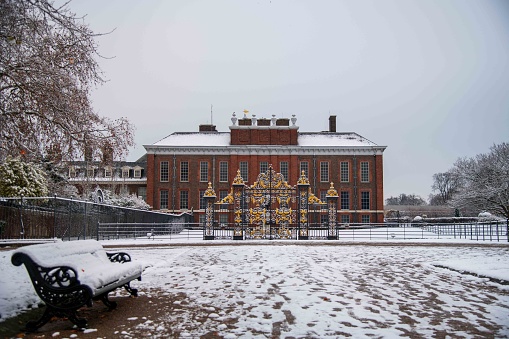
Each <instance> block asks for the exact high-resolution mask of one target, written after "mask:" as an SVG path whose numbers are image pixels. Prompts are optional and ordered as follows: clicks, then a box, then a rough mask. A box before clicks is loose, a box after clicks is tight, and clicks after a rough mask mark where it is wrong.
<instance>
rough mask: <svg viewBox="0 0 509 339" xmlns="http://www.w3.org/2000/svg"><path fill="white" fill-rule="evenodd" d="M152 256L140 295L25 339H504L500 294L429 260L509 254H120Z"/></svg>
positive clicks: (364, 250)
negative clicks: (76, 323) (77, 325)
mask: <svg viewBox="0 0 509 339" xmlns="http://www.w3.org/2000/svg"><path fill="white" fill-rule="evenodd" d="M129 253H130V254H131V255H132V257H133V258H137V257H143V258H157V260H152V262H151V263H150V265H151V267H149V268H147V270H146V272H145V273H144V278H143V281H142V282H140V283H137V287H139V288H140V292H141V293H140V296H139V297H138V298H129V297H127V295H126V294H125V293H124V292H121V293H119V294H117V295H116V296H115V298H112V299H114V300H115V299H116V300H117V301H118V304H119V307H118V309H117V310H114V311H107V310H106V309H105V308H104V306H103V305H102V304H101V303H96V304H95V306H94V307H93V308H91V309H83V310H82V311H81V312H83V313H84V315H85V316H86V317H87V318H88V319H89V328H90V329H91V331H90V332H80V331H76V330H72V329H70V323H69V322H66V321H60V320H59V321H54V322H52V323H50V324H47V325H46V326H45V327H43V328H42V329H41V331H40V333H38V334H30V335H28V336H26V338H41V337H45V338H49V337H56V338H64V337H65V338H72V337H77V338H140V337H151V338H157V337H160V338H182V337H189V338H238V337H244V338H252V337H259V338H325V337H329V338H335V337H353V338H363V337H364V338H393V337H409V338H431V337H434V338H446V337H447V338H473V337H478V338H506V337H509V321H508V320H507V319H509V288H508V287H507V286H503V285H500V284H497V283H493V282H490V281H489V280H488V279H484V278H476V277H472V276H470V275H465V274H460V273H458V272H454V271H451V270H447V269H444V268H439V267H436V266H434V265H433V262H435V261H437V260H438V259H442V258H452V257H458V256H463V257H465V256H466V257H468V256H478V255H483V256H493V258H501V257H505V258H507V255H508V254H509V249H508V248H507V247H505V248H504V247H501V248H490V247H487V248H468V247H464V246H461V247H456V246H447V247H445V246H444V247H429V246H427V247H426V246H419V247H411V246H367V247H366V246H345V247H339V246H338V247H330V246H291V245H290V246H240V247H234V246H224V247H221V246H214V247H197V246H196V247H189V248H143V249H136V248H131V249H129Z"/></svg>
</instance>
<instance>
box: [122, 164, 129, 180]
mask: <svg viewBox="0 0 509 339" xmlns="http://www.w3.org/2000/svg"><path fill="white" fill-rule="evenodd" d="M122 178H129V167H122Z"/></svg>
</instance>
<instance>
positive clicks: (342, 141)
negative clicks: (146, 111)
mask: <svg viewBox="0 0 509 339" xmlns="http://www.w3.org/2000/svg"><path fill="white" fill-rule="evenodd" d="M298 142H299V146H308V147H320V146H323V147H325V146H327V147H330V146H338V147H355V146H378V145H377V144H375V143H374V142H372V141H369V140H368V139H366V138H363V137H362V136H360V135H358V134H357V133H330V132H319V133H312V132H308V133H299V139H298ZM152 146H175V147H179V146H191V147H192V146H212V147H214V146H216V147H227V146H230V133H229V132H214V133H203V132H201V133H200V132H176V133H173V134H170V135H169V136H167V137H166V138H163V139H161V140H159V141H158V142H156V143H154V144H153V145H152Z"/></svg>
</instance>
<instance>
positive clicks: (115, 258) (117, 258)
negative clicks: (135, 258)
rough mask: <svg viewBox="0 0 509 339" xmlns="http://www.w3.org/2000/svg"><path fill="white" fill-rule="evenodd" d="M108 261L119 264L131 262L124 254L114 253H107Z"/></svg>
mask: <svg viewBox="0 0 509 339" xmlns="http://www.w3.org/2000/svg"><path fill="white" fill-rule="evenodd" d="M106 254H107V255H108V259H110V261H111V262H119V263H125V262H130V261H131V256H130V255H129V254H127V253H125V252H116V253H108V252H106Z"/></svg>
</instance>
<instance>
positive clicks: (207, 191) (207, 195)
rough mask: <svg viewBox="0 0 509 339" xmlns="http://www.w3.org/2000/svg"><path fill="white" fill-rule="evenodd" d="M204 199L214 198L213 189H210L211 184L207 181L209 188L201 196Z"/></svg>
mask: <svg viewBox="0 0 509 339" xmlns="http://www.w3.org/2000/svg"><path fill="white" fill-rule="evenodd" d="M203 196H204V197H214V198H215V197H216V192H214V189H213V188H212V183H211V182H210V181H209V187H208V188H207V190H206V191H205V193H204V194H203Z"/></svg>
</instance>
